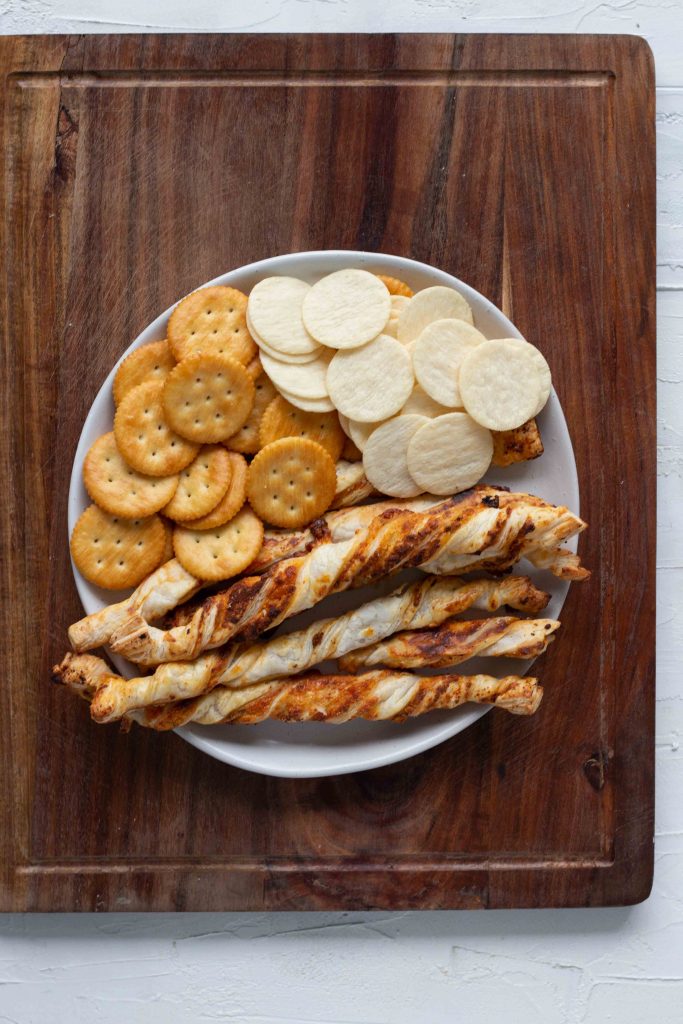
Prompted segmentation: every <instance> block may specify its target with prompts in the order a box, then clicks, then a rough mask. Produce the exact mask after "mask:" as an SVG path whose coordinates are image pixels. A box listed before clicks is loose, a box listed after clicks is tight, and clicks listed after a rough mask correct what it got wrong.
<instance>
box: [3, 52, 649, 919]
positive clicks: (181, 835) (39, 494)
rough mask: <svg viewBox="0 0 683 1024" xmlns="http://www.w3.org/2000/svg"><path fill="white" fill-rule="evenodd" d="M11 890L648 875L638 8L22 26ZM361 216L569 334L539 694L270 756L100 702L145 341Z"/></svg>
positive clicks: (402, 250)
mask: <svg viewBox="0 0 683 1024" xmlns="http://www.w3.org/2000/svg"><path fill="white" fill-rule="evenodd" d="M0 54H1V58H2V71H3V78H2V85H3V100H4V102H3V105H2V133H3V138H2V148H1V150H0V159H2V161H3V162H4V163H3V174H4V197H5V218H4V219H3V222H2V232H3V237H2V250H1V251H2V252H3V255H4V260H3V279H4V287H5V289H6V294H5V301H4V302H3V309H4V318H3V350H2V352H3V354H2V360H3V361H2V366H1V367H0V387H2V396H1V403H0V415H1V416H2V424H1V426H2V432H1V434H0V454H1V456H2V460H3V461H2V479H3V483H4V494H5V504H4V514H3V515H2V518H1V520H0V523H1V525H0V530H1V531H2V533H1V535H0V536H1V537H2V595H1V596H2V612H1V614H2V622H3V636H4V644H3V651H4V663H5V669H6V673H7V674H6V678H5V694H6V698H7V700H6V703H5V713H4V714H3V715H1V716H0V744H1V754H2V780H3V783H4V785H3V794H4V795H3V797H2V799H1V800H0V859H1V860H2V866H1V872H0V909H1V910H65V911H66V910H275V909H290V910H291V909H311V910H316V909H317V910H319V909H330V908H386V909H400V908H409V907H414V908H442V907H443V908H445V907H467V908H474V907H513V906H528V907H531V906H535V907H548V906H575V905H601V904H624V903H633V902H636V901H638V900H641V899H643V898H644V897H645V896H646V894H647V893H648V891H649V887H650V882H651V874H652V832H653V790H652V779H653V700H654V637H655V623H654V566H655V560H654V554H655V373H654V359H655V347H654V342H655V336H654V330H655V290H654V288H655V208H654V189H655V167H654V80H653V67H652V59H651V54H650V51H649V49H648V48H647V46H646V44H645V43H644V42H643V41H642V40H640V39H636V38H628V37H610V36H510V37H506V36H495V35H494V36H491V35H488V36H447V35H443V36H434V35H429V36H298V37H295V36H291V37H287V36H258V37H256V36H196V35H194V36H101V37H92V36H90V37H86V36H82V37H69V38H58V37H44V38H35V37H34V38H23V39H21V38H17V39H7V38H5V39H1V40H0ZM316 248H355V249H368V250H376V251H382V252H391V253H398V254H401V255H404V256H411V257H415V258H417V259H419V260H425V261H427V262H428V263H432V264H434V265H436V266H438V267H442V268H443V269H444V270H446V271H449V272H451V273H453V274H455V275H457V276H458V277H460V278H463V279H464V280H466V281H468V282H469V283H470V284H472V285H474V287H475V288H478V289H479V290H480V291H482V292H483V293H484V294H485V295H487V296H488V297H489V298H490V299H491V300H492V301H493V302H494V303H496V304H497V305H499V306H502V307H503V308H504V309H505V311H506V312H507V313H508V314H509V315H510V316H512V317H513V319H514V321H515V323H516V324H517V325H518V327H519V328H520V329H521V330H522V332H523V333H524V335H525V336H526V337H527V338H528V339H529V340H530V341H532V342H535V343H538V344H539V345H540V346H541V348H542V349H543V350H544V351H545V352H546V354H547V355H548V357H549V360H550V363H551V365H552V367H553V372H554V379H555V383H556V387H557V390H558V392H559V395H560V399H561V401H562V403H563V407H564V410H565V413H566V415H567V419H568V422H569V429H570V432H571V435H572V438H573V441H574V446H575V451H576V461H577V465H578V471H579V476H580V486H581V504H582V508H581V512H582V514H583V515H584V516H585V518H587V519H588V520H589V522H590V530H589V531H588V533H587V535H585V536H584V538H583V539H582V541H581V551H582V555H583V558H584V560H585V562H586V563H587V564H588V565H589V566H590V567H591V568H592V569H593V578H592V580H591V582H590V583H588V584H585V585H582V586H580V587H579V586H576V587H574V588H573V589H572V591H571V594H570V596H569V599H568V601H567V603H566V605H565V608H564V611H563V616H562V619H563V629H562V633H561V635H560V637H559V639H558V641H557V643H556V644H555V645H554V646H553V647H552V648H551V649H550V651H549V652H548V654H547V655H546V656H545V657H544V658H543V659H542V660H541V661H540V662H539V663H538V672H539V674H540V676H541V678H542V680H543V682H544V683H545V687H546V696H545V701H544V703H543V706H542V708H541V710H540V712H539V714H538V715H536V716H535V717H534V718H533V719H530V720H524V719H518V718H513V717H511V716H507V715H505V714H504V713H497V712H492V713H491V714H489V715H486V716H485V717H484V718H483V720H481V721H480V722H478V723H477V725H476V726H474V727H473V728H470V729H468V730H467V731H466V732H465V733H463V734H461V735H459V736H457V737H455V738H454V739H452V740H451V741H449V742H448V743H445V744H443V745H442V746H440V747H438V748H437V749H435V750H431V751H429V752H427V753H425V754H423V755H421V756H419V757H416V758H414V759H413V760H410V761H407V762H405V763H402V764H398V765H395V766H392V767H388V768H383V769H379V770H376V771H371V772H366V773H362V774H358V775H355V776H343V777H340V778H336V779H335V778H332V779H323V780H304V781H296V780H294V781H291V780H278V779H268V778H263V777H260V776H257V775H251V774H248V773H246V772H243V771H240V770H237V769H231V768H229V767H226V766H225V765H223V764H219V763H217V762H215V761H212V760H211V759H210V758H208V757H206V756H204V755H203V754H201V753H199V752H198V751H196V750H194V749H193V748H192V747H190V746H189V745H188V744H186V743H184V742H183V741H182V740H181V739H179V738H178V737H177V736H175V735H173V734H171V735H160V736H159V735H152V734H147V733H145V732H144V731H142V730H140V729H137V728H135V729H134V730H133V731H131V732H130V733H129V734H127V735H126V734H123V733H122V732H120V731H119V730H118V728H117V727H115V726H113V727H112V726H109V727H97V726H95V725H93V724H92V723H91V722H90V720H89V717H88V713H87V708H86V707H85V705H82V704H80V703H79V702H77V701H75V700H74V699H73V697H71V696H70V695H69V694H67V693H65V692H62V691H61V690H57V689H56V688H54V687H53V686H51V684H50V682H49V673H50V666H51V665H52V664H53V663H54V662H55V661H57V660H58V659H60V658H61V656H62V654H63V651H64V649H65V645H66V627H67V625H68V624H69V623H70V622H72V621H73V620H75V619H76V618H78V617H80V614H81V609H80V606H79V603H78V599H77V597H76V591H75V588H74V584H73V580H72V576H71V569H70V564H69V557H68V549H67V534H66V498H67V487H68V481H69V473H70V469H71V463H72V459H73V455H74V450H75V446H76V441H77V438H78V435H79V432H80V429H81V426H82V423H83V419H84V417H85V415H86V413H87V410H88V408H89V406H90V403H91V402H92V399H93V397H94V395H95V394H96V392H97V390H98V388H99V386H100V384H101V382H102V380H103V379H104V377H105V376H106V374H107V372H108V371H109V369H110V367H111V365H112V363H113V362H114V361H115V360H116V358H117V357H118V356H119V354H120V353H121V352H122V351H123V349H124V348H125V347H126V346H127V345H128V344H129V343H130V341H131V340H132V339H133V338H134V337H135V336H136V335H137V334H138V332H139V331H140V330H141V329H142V328H143V327H144V326H145V325H146V324H147V323H149V322H150V321H151V320H152V319H153V318H154V317H155V316H156V315H157V314H158V313H159V312H161V311H162V310H164V309H165V308H166V307H167V306H168V305H169V304H171V303H172V302H173V301H174V300H175V299H177V298H178V296H180V295H183V294H185V293H186V292H188V291H189V290H191V289H192V288H193V287H195V286H197V285H199V284H201V283H202V282H204V281H206V280H208V279H210V278H212V277H214V276H216V275H218V274H220V273H222V272H224V271H226V270H227V269H229V268H231V267H235V266H238V265H240V264H244V263H248V262H250V261H252V260H257V259H260V258H262V257H265V256H270V255H274V254H276V253H284V252H289V251H294V250H303V249H316Z"/></svg>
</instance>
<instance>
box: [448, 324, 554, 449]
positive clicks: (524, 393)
mask: <svg viewBox="0 0 683 1024" xmlns="http://www.w3.org/2000/svg"><path fill="white" fill-rule="evenodd" d="M529 350H531V351H529ZM537 356H540V357H541V359H542V360H543V363H544V364H545V367H547V363H545V360H544V359H543V357H542V356H541V354H540V352H538V349H533V346H532V345H528V344H527V342H523V343H522V344H520V343H519V341H518V339H516V338H501V339H498V340H492V341H485V342H484V343H483V344H482V345H478V346H477V347H476V348H474V349H472V351H471V352H469V353H468V355H467V356H466V357H465V358H464V359H463V361H462V364H461V366H460V376H459V379H458V385H459V388H460V395H461V398H462V404H463V405H464V406H465V409H466V410H467V412H468V413H469V415H470V416H471V417H472V419H474V420H476V421H477V423H480V424H481V425H482V426H483V427H488V429H489V430H514V429H515V427H521V425H522V424H523V423H526V422H527V420H529V419H531V418H532V417H533V416H535V415H536V413H537V412H538V411H539V409H541V408H543V406H544V405H545V402H546V401H547V398H548V393H549V391H550V384H549V373H550V371H548V373H547V374H546V373H545V369H544V367H542V366H541V364H540V362H539V360H538V358H537Z"/></svg>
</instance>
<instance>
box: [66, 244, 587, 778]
mask: <svg viewBox="0 0 683 1024" xmlns="http://www.w3.org/2000/svg"><path fill="white" fill-rule="evenodd" d="M344 267H363V268H365V269H367V270H370V271H373V272H377V273H382V274H389V275H391V276H392V277H399V278H401V279H403V280H405V281H407V282H408V284H409V285H410V286H411V287H412V288H413V289H414V290H415V291H417V290H419V289H421V288H426V287H428V286H430V285H435V284H442V285H448V286H451V287H454V288H457V289H458V290H459V291H460V292H462V293H463V294H464V295H465V296H466V298H467V300H468V302H469V303H470V305H471V307H472V310H473V312H474V322H475V324H476V326H477V327H478V328H479V330H480V331H482V332H483V333H484V334H485V335H486V336H487V337H489V338H501V337H521V335H520V333H519V331H518V330H516V328H515V327H514V326H513V324H511V323H510V321H509V320H508V319H507V317H505V316H503V314H502V313H501V312H500V310H498V309H496V307H495V306H494V305H493V304H492V303H491V302H489V301H488V299H486V298H484V296H483V295H480V294H479V292H476V291H475V290H474V289H473V288H470V287H469V286H468V285H466V284H464V283H463V282H462V281H459V280H458V279H457V278H455V277H451V275H450V274H446V273H444V272H443V271H441V270H437V269H435V268H434V267H430V266H427V265H426V264H424V263H417V262H416V261H414V260H409V259H404V258H403V257H400V256H387V255H383V254H380V253H366V252H355V251H344V250H337V251H323V252H301V253H291V254H289V255H285V256H274V257H272V258H271V259H267V260H261V261H260V262H258V263H252V264H250V265H249V266H246V267H241V268H240V269H239V270H233V271H230V273H227V274H223V275H222V276H221V277H217V278H215V280H213V281H209V282H207V283H208V284H224V285H231V286H232V287H233V288H239V289H240V290H241V291H244V292H249V291H251V289H252V288H253V286H254V285H255V284H256V283H257V281H260V280H261V278H263V277H266V276H268V275H272V274H284V275H291V276H292V277H300V278H303V279H304V280H306V281H309V282H311V283H313V282H314V281H316V280H317V279H318V278H319V277H322V276H323V275H324V274H329V273H331V272H332V271H334V270H340V269H342V268H344ZM170 313H171V309H167V310H166V312H165V313H162V314H161V316H159V317H157V319H156V320H155V321H154V322H153V323H151V324H150V325H149V327H147V328H146V329H145V330H144V331H143V332H142V334H140V335H139V336H138V337H137V338H136V339H135V341H134V342H133V343H132V344H131V345H130V347H129V348H128V349H127V350H126V352H124V354H123V356H122V357H121V358H122V359H123V358H124V356H126V355H128V353H129V352H132V351H133V349H135V348H138V346H140V345H144V344H146V343H147V342H150V341H155V340H157V339H159V338H163V337H165V332H166V324H167V322H168V318H169V315H170ZM117 366H118V364H117ZM115 372H116V366H115V367H114V368H113V369H112V371H111V373H110V374H109V376H108V377H107V379H106V380H105V382H104V384H103V385H102V387H101V389H100V391H99V392H98V394H97V397H96V398H95V401H94V402H93V404H92V407H91V409H90V412H89V413H88V416H87V418H86V421H85V423H84V425H83V431H82V433H81V437H80V440H79V443H78V447H77V449H76V455H75V458H74V464H73V470H72V473H71V484H70V488H69V514H68V519H69V524H68V525H69V535H71V531H72V529H73V527H74V524H75V522H76V520H77V518H78V516H79V515H80V514H81V512H82V511H83V509H84V508H85V507H86V506H87V505H88V504H89V499H88V496H87V494H86V491H85V488H84V486H83V482H82V467H83V459H84V457H85V454H86V452H87V451H88V449H89V448H90V445H91V444H92V443H93V441H95V439H96V438H97V437H99V436H100V435H101V434H104V433H106V432H107V431H109V430H111V428H112V423H113V418H114V402H113V398H112V381H113V378H114V373H115ZM538 420H539V425H540V429H541V434H542V436H543V444H544V446H545V454H544V455H542V456H541V458H540V459H536V460H534V461H533V462H529V463H522V464H521V465H520V466H518V467H514V466H513V467H511V468H509V469H503V470H501V469H498V470H494V471H492V472H491V473H490V474H488V476H487V477H486V480H487V481H489V482H491V483H499V484H505V485H507V486H508V487H510V489H511V490H520V491H527V492H529V493H531V494H536V495H538V496H539V497H541V498H544V499H546V500H547V501H551V502H553V503H554V504H563V505H568V506H569V507H570V508H571V509H572V511H574V512H576V513H577V514H578V513H579V488H578V480H577V476H576V464H575V462H574V453H573V449H572V444H571V440H570V438H569V433H568V431H567V424H566V422H565V419H564V415H563V413H562V408H561V406H560V403H559V401H558V398H557V395H556V394H555V392H554V391H553V392H552V394H551V396H550V400H549V402H548V404H547V406H546V408H545V409H544V410H543V412H542V413H541V415H540V416H539V417H538ZM569 547H571V548H572V550H576V545H575V543H574V545H573V546H572V545H571V544H570V545H569ZM73 571H74V577H75V580H76V587H77V589H78V593H79V596H80V598H81V602H82V604H83V607H84V609H85V611H86V613H87V614H91V613H92V612H96V611H98V610H99V609H101V608H103V607H104V606H105V605H107V604H110V603H111V602H112V601H115V600H121V598H122V597H123V594H121V595H116V594H115V593H112V592H111V591H104V590H100V589H99V588H98V587H95V586H93V585H92V584H91V583H89V582H88V581H87V580H86V579H84V578H83V577H82V576H81V574H80V573H79V572H78V570H77V569H76V568H75V566H74V567H73ZM518 571H520V572H525V573H527V574H528V575H529V576H531V577H532V578H533V579H534V580H535V581H537V582H538V583H539V585H540V586H541V587H542V588H543V589H545V590H547V591H549V592H550V593H551V594H552V598H551V601H550V604H549V605H548V608H547V611H546V612H544V614H545V615H548V616H549V617H552V618H556V617H557V616H558V615H559V612H560V609H561V608H562V605H563V604H564V600H565V597H566V594H567V590H568V584H566V583H563V582H562V581H560V580H557V579H555V577H554V576H551V575H550V573H546V572H539V571H538V570H535V569H533V567H531V566H530V565H529V564H528V563H526V562H523V563H522V565H521V566H520V569H519V570H518ZM401 578H403V577H394V578H393V579H391V580H387V581H383V582H382V584H381V585H379V586H376V587H373V588H365V589H364V590H358V591H354V592H352V593H346V594H339V595H335V596H333V597H331V598H328V599H327V600H326V601H323V602H322V603H321V604H320V605H319V606H318V607H317V608H316V609H314V610H311V611H309V612H306V613H304V614H302V615H299V616H297V617H296V618H294V619H292V620H290V621H289V622H287V623H285V625H284V626H283V627H282V631H283V632H289V631H291V630H292V629H295V628H300V627H301V626H302V625H306V624H308V622H310V621H312V620H313V619H315V618H321V617H324V616H329V615H336V614H340V613H341V612H343V611H346V610H347V609H348V608H350V607H353V606H355V605H358V604H360V603H362V602H363V601H367V600H368V599H370V598H371V597H372V596H377V595H378V594H379V593H380V592H382V593H387V592H389V591H390V590H392V589H393V588H394V587H395V586H396V585H397V583H398V581H399V580H400V579H401ZM556 642H557V643H563V642H564V641H563V638H562V632H561V631H560V634H559V636H558V639H557V641H556ZM115 661H116V664H117V666H118V668H119V670H120V671H121V672H122V673H124V674H127V675H130V674H131V666H130V665H129V664H128V663H127V662H126V661H124V660H123V659H121V658H116V659H115ZM529 664H531V663H530V662H518V661H511V660H510V659H506V660H505V662H504V664H503V662H502V661H501V659H494V658H488V659H486V658H478V659H473V660H472V661H470V662H468V663H467V665H466V667H465V668H464V669H462V670H461V669H459V670H458V671H467V672H470V671H471V672H477V671H485V672H488V673H490V674H492V675H496V674H501V675H502V674H504V673H509V672H515V671H525V670H526V669H527V668H528V666H529ZM544 682H545V683H546V684H547V685H548V686H553V685H554V684H559V682H560V680H552V679H549V680H544ZM488 710H490V709H489V708H488V707H480V706H476V705H472V706H464V707H462V708H458V709H456V710H455V711H439V712H433V713H431V714H427V715H424V716H422V717H420V718H415V719H412V720H410V721H408V722H406V723H404V724H401V725H398V724H394V723H391V722H363V721H352V722H347V723H345V724H344V725H323V724H316V723H306V724H300V725H296V724H294V725H286V724H284V723H281V722H264V723H262V724H260V725H253V726H239V725H224V726H194V725H188V726H183V727H182V728H180V729H178V730H177V731H178V733H179V735H180V736H182V738H183V739H185V740H187V741H188V743H191V744H192V745H193V746H195V747H198V748H199V749H200V750H203V751H204V752H205V753H207V754H210V755H211V756H212V757H216V758H218V760H220V761H224V762H226V763H227V764H233V765H237V766H239V767H240V768H246V769H248V770H249V771H254V772H260V773H262V774H264V775H278V776H283V777H289V778H306V777H316V776H323V775H338V774H343V773H345V772H356V771H362V770H364V769H367V768H376V767H379V766H380V765H385V764H392V763H393V762H395V761H401V760H403V759H404V758H407V757H412V756H413V755H414V754H419V753H420V752H421V751H423V750H428V749H429V748H430V747H434V746H436V745H437V744H438V743H442V742H443V741H444V740H446V739H448V738H449V737H451V736H454V735H455V734H456V733H459V732H461V731H462V730H463V729H466V728H467V726H468V725H472V723H473V722H476V721H477V719H478V718H480V717H481V716H482V715H483V714H486V712H487V711H488ZM540 713H541V714H542V713H543V710H542V706H541V711H540ZM499 714H503V712H499Z"/></svg>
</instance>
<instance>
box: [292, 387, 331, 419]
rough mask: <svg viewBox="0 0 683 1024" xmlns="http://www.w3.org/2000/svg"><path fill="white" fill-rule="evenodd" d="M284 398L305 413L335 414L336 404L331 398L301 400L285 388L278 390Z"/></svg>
mask: <svg viewBox="0 0 683 1024" xmlns="http://www.w3.org/2000/svg"><path fill="white" fill-rule="evenodd" d="M278 390H279V392H280V394H281V395H282V397H283V398H286V399H287V401H288V402H289V404H290V405H295V406H296V408H297V409H303V411H304V412H318V413H320V412H334V402H333V401H332V399H330V398H300V397H299V396H298V395H293V394H291V393H290V392H289V391H287V390H285V388H278Z"/></svg>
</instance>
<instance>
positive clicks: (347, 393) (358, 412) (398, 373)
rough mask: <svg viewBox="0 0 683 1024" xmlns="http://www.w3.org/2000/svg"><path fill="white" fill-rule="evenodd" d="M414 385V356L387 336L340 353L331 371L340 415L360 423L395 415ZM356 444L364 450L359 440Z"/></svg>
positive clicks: (331, 390) (329, 382)
mask: <svg viewBox="0 0 683 1024" xmlns="http://www.w3.org/2000/svg"><path fill="white" fill-rule="evenodd" d="M414 383H415V380H414V377H413V366H412V360H411V358H410V353H409V352H407V351H406V349H405V348H404V347H403V345H402V344H401V343H400V342H399V341H397V340H396V338H391V337H389V335H387V334H380V335H379V336H378V337H377V338H373V340H372V341H369V342H368V343H367V345H364V346H363V347H362V348H356V349H351V351H348V352H337V353H336V354H335V356H334V358H333V360H332V362H331V363H330V366H329V369H328V371H327V387H328V390H329V394H330V398H331V399H332V401H333V402H334V404H335V405H336V407H337V409H339V411H340V412H342V413H343V414H344V415H345V416H348V417H349V419H352V420H357V421H358V422H360V423H373V422H378V421H379V420H386V419H389V417H390V416H393V415H395V413H397V412H398V411H399V409H401V407H402V406H403V404H404V403H405V402H406V401H407V399H408V396H409V395H410V393H411V391H412V390H413V384H414ZM352 436H353V434H352ZM353 440H354V441H355V442H356V444H357V445H358V447H359V448H361V445H360V444H358V440H357V439H356V438H355V437H353Z"/></svg>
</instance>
